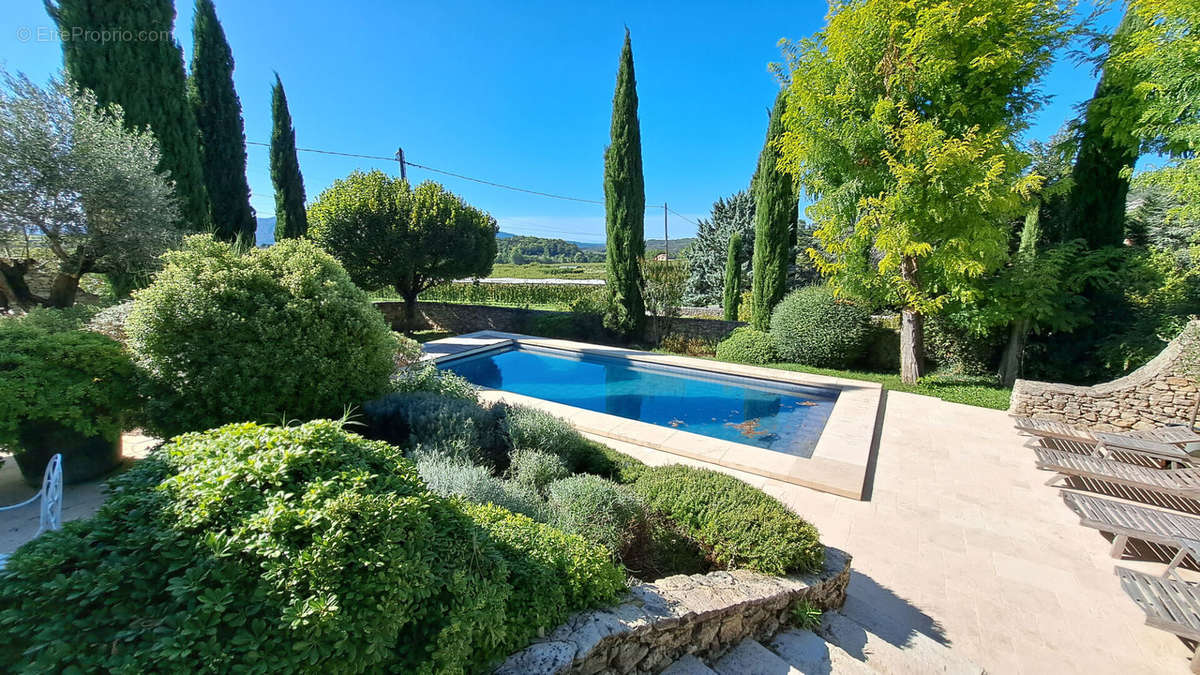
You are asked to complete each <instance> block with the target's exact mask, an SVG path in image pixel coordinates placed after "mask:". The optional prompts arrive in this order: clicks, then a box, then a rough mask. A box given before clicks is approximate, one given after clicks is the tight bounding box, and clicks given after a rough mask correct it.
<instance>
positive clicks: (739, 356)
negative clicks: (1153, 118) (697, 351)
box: [717, 326, 775, 365]
mask: <svg viewBox="0 0 1200 675" xmlns="http://www.w3.org/2000/svg"><path fill="white" fill-rule="evenodd" d="M717 358H718V359H720V360H721V361H733V362H734V363H753V364H758V365H763V364H767V363H771V362H773V361H775V340H774V339H773V338H772V337H771V334H770V333H765V332H763V331H761V330H754V329H753V328H751V327H749V326H742V327H741V328H737V329H735V330H734V331H733V332H732V333H730V334H729V337H727V338H725V339H724V340H722V341H721V342H720V343H718V344H717Z"/></svg>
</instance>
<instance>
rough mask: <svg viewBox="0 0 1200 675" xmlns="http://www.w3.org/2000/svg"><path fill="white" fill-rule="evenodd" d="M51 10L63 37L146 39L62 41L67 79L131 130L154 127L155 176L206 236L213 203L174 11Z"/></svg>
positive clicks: (166, 5) (144, 2) (96, 6)
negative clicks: (118, 111) (112, 108)
mask: <svg viewBox="0 0 1200 675" xmlns="http://www.w3.org/2000/svg"><path fill="white" fill-rule="evenodd" d="M46 9H47V11H48V12H49V13H50V16H51V17H52V18H53V19H54V20H55V21H56V22H57V23H58V26H59V29H60V30H62V31H63V32H64V33H68V34H69V33H71V32H72V31H75V30H83V31H121V33H122V34H132V35H134V36H137V35H144V36H147V38H146V39H130V40H84V39H80V40H63V41H62V47H63V61H64V63H65V65H66V70H67V74H68V75H70V77H71V78H72V79H73V80H74V81H75V83H76V84H77V85H79V86H80V87H85V88H87V89H91V90H92V91H93V92H95V93H96V100H97V103H98V104H99V105H109V104H113V103H116V104H118V105H120V106H121V108H122V109H123V110H124V112H125V124H126V126H127V127H128V128H130V129H141V128H144V127H147V126H149V127H150V130H151V131H152V132H153V133H154V137H155V138H156V139H158V145H159V150H160V151H161V158H160V160H159V164H158V168H159V170H161V171H166V172H169V174H170V179H171V181H173V182H174V183H175V191H176V194H178V196H179V209H180V212H181V215H182V219H183V223H184V226H185V227H186V228H187V229H190V230H193V231H197V232H202V231H205V230H207V229H208V228H209V222H210V221H209V207H208V195H207V193H206V191H205V189H204V176H203V170H202V169H201V166H200V146H199V139H198V137H197V131H196V118H195V116H194V115H193V113H192V108H191V106H190V105H188V100H187V78H186V76H185V74H184V69H183V52H182V50H180V48H179V44H178V43H177V42H175V39H174V38H173V37H172V36H171V30H172V27H173V26H174V24H175V4H174V3H173V2H172V1H171V0H139V1H138V2H115V1H110V2H99V1H97V0H59V2H58V3H57V4H54V3H53V2H50V1H49V0H48V1H47V3H46ZM151 37H152V38H153V39H151Z"/></svg>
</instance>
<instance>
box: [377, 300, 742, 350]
mask: <svg viewBox="0 0 1200 675" xmlns="http://www.w3.org/2000/svg"><path fill="white" fill-rule="evenodd" d="M375 306H376V307H378V308H379V311H381V312H383V316H384V318H386V319H387V320H388V321H389V322H391V324H392V326H393V327H395V328H401V327H403V325H404V303H402V302H376V303H375ZM417 315H418V318H419V320H420V322H421V325H422V326H424V327H427V328H435V329H438V330H445V331H449V332H451V333H455V334H460V335H461V334H463V333H474V332H476V331H481V330H495V331H500V332H503V333H525V334H536V333H531V331H530V326H531V324H532V323H533V322H534V320H535V319H537V318H539V317H555V316H571V313H570V312H551V311H545V310H539V309H523V308H520V307H494V306H492V305H465V304H459V303H451V302H418V303H417ZM743 325H745V324H744V323H740V322H737V321H721V320H720V319H701V318H696V317H679V318H676V319H672V320H671V327H670V332H671V333H679V334H682V335H686V336H687V337H695V338H700V339H701V340H707V341H712V342H716V341H718V340H723V339H725V337H726V336H728V335H729V334H730V333H731V332H733V329H734V328H737V327H738V326H743ZM545 337H555V336H545Z"/></svg>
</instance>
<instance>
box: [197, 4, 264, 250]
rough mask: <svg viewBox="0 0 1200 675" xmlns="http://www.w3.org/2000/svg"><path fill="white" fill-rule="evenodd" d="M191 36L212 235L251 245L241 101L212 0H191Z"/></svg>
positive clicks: (253, 222)
mask: <svg viewBox="0 0 1200 675" xmlns="http://www.w3.org/2000/svg"><path fill="white" fill-rule="evenodd" d="M192 40H193V42H192V76H191V78H189V80H188V96H189V98H190V99H191V103H192V110H193V111H194V112H195V115H196V126H197V128H199V130H200V162H201V166H202V168H203V170H204V185H205V188H206V189H207V191H208V199H209V204H210V206H211V211H210V214H211V217H210V221H211V222H212V225H213V234H214V235H215V236H216V237H217V238H218V239H222V240H224V241H235V240H237V239H238V238H239V237H241V238H242V239H243V241H246V242H248V243H251V244H252V243H254V232H255V229H256V220H255V218H254V209H253V208H251V206H250V184H249V183H247V182H246V133H245V126H244V124H243V122H242V102H241V100H239V99H238V95H237V91H236V90H235V89H234V88H233V52H231V51H230V49H229V43H228V42H226V41H225V30H224V29H223V28H221V22H220V21H219V20H218V19H217V9H216V7H214V6H213V3H212V0H196V14H195V18H194V19H193V20H192Z"/></svg>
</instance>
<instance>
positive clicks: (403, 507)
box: [0, 420, 622, 673]
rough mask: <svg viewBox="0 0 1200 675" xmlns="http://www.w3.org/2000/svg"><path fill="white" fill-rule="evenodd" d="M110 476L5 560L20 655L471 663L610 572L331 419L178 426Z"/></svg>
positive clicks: (58, 660)
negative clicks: (78, 515)
mask: <svg viewBox="0 0 1200 675" xmlns="http://www.w3.org/2000/svg"><path fill="white" fill-rule="evenodd" d="M113 487H114V488H115V489H114V491H113V492H112V494H111V496H110V497H109V499H108V501H107V502H106V503H105V504H104V505H103V506H102V507H101V508H100V510H99V512H98V513H97V514H96V516H95V517H94V518H92V519H90V520H82V521H73V522H70V523H67V524H66V525H65V526H64V527H63V529H62V530H58V531H51V532H46V533H44V534H43V535H42V536H40V537H38V538H37V539H35V540H33V541H32V542H30V543H29V544H26V545H25V546H23V547H22V548H21V549H19V550H18V551H17V552H16V553H15V554H14V555H13V556H12V558H10V560H9V562H8V566H7V568H6V569H5V571H4V573H3V574H0V577H3V579H2V583H0V631H2V632H3V635H4V640H0V663H4V664H7V665H8V667H9V668H10V669H11V670H12V671H13V672H18V673H33V672H38V673H41V672H121V673H139V672H150V671H154V672H191V671H193V670H195V668H196V665H197V664H203V665H204V669H205V670H210V671H213V672H264V673H265V672H314V671H321V672H326V673H360V672H439V673H440V672H464V671H465V672H481V671H484V670H487V669H489V667H491V666H493V665H494V664H495V663H496V662H497V661H498V660H499V659H500V658H502V657H504V656H505V655H507V654H509V653H511V652H513V651H515V650H517V649H520V648H521V647H523V646H525V644H526V643H527V642H528V640H529V638H530V637H531V636H532V635H534V634H537V633H538V632H539V631H544V630H547V629H549V628H551V627H553V626H554V625H556V624H557V623H559V622H560V621H561V619H562V617H563V616H564V615H565V613H567V612H570V611H575V610H578V609H585V608H587V607H591V606H595V605H599V604H603V603H608V602H612V601H613V600H614V599H615V596H616V594H617V592H618V591H619V590H620V588H621V585H622V583H621V582H622V579H621V572H620V571H619V570H618V569H616V568H615V567H614V566H613V565H612V564H611V563H609V562H608V561H607V559H606V558H607V556H606V553H605V551H604V550H603V549H601V548H599V547H597V546H591V545H589V544H588V543H587V542H585V541H583V540H582V539H580V538H578V537H573V536H569V535H566V534H562V533H558V534H557V535H556V534H554V533H553V532H551V531H549V528H546V527H545V526H539V525H537V524H536V523H533V522H532V521H530V520H529V519H527V518H523V517H521V516H515V515H512V514H509V513H508V512H507V511H503V510H501V509H498V508H496V507H490V508H486V509H485V508H483V507H468V506H466V505H465V503H463V502H461V501H459V500H449V499H445V498H443V497H439V496H437V495H435V494H433V493H432V492H430V491H429V490H428V489H427V488H426V487H425V485H424V484H423V483H422V482H421V480H420V478H419V477H418V475H417V472H416V470H415V469H414V467H413V464H412V462H409V461H408V460H406V459H404V458H403V457H401V456H400V451H399V450H398V449H396V448H393V447H391V446H389V445H387V444H386V443H380V442H374V441H368V440H365V439H363V438H362V437H359V436H356V435H354V434H350V433H347V432H345V431H344V430H343V429H342V428H341V426H340V425H339V424H338V423H335V422H330V421H327V420H320V421H315V422H310V423H307V424H303V425H300V426H294V427H287V428H276V427H263V426H259V425H255V424H249V423H246V424H235V425H229V426H226V427H223V428H220V429H215V430H211V431H207V432H203V433H193V434H186V435H183V436H181V437H179V438H177V439H175V440H174V441H173V442H171V443H169V444H168V445H167V446H165V447H164V448H163V449H162V450H161V451H159V452H157V453H155V454H154V455H152V456H151V457H149V458H147V459H145V460H142V461H141V462H138V463H137V465H135V466H134V468H133V469H131V470H130V471H128V472H126V473H124V474H122V475H121V476H118V477H117V478H116V479H114V481H113ZM547 598H552V599H555V600H557V599H559V598H562V599H564V600H565V601H564V602H562V603H561V604H560V605H559V607H558V608H557V609H555V608H553V607H550V606H548V604H547V602H548V601H547ZM64 636H69V639H64Z"/></svg>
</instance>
